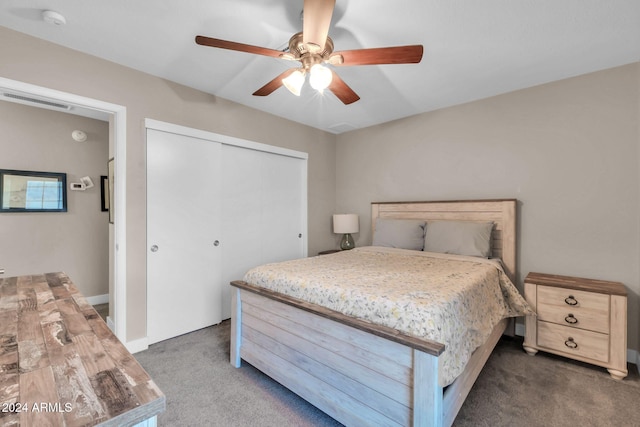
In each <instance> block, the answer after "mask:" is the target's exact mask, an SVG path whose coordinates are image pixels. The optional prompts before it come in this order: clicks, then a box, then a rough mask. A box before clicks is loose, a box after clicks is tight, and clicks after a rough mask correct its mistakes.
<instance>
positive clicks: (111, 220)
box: [107, 157, 115, 224]
mask: <svg viewBox="0 0 640 427" xmlns="http://www.w3.org/2000/svg"><path fill="white" fill-rule="evenodd" d="M114 168H115V164H114V161H113V157H112V158H110V159H109V163H108V170H109V176H108V178H107V182H108V184H109V185H108V187H109V188H108V191H107V195H108V198H107V204H108V209H109V223H110V224H113V223H114V221H115V209H114V206H115V205H114V203H113V189H114V188H115V183H114V182H113V179H114V172H115V169H114Z"/></svg>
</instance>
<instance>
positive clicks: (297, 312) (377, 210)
mask: <svg viewBox="0 0 640 427" xmlns="http://www.w3.org/2000/svg"><path fill="white" fill-rule="evenodd" d="M516 207H517V202H516V200H514V199H506V200H505V199H501V200H477V201H445V202H405V203H372V205H371V212H372V220H371V222H372V231H373V232H374V233H376V231H377V232H378V233H379V234H378V236H381V235H382V234H383V233H382V231H381V230H382V225H383V224H385V225H388V224H392V223H394V221H395V222H397V221H396V220H403V221H400V223H402V224H403V225H404V224H409V223H412V222H416V221H418V222H420V221H423V222H426V230H427V234H428V233H429V231H430V230H437V227H435V226H433V227H432V228H430V226H431V225H433V224H435V222H438V224H446V223H447V221H450V220H453V221H455V223H456V224H471V225H474V224H475V225H480V224H486V223H489V224H490V226H489V229H490V236H489V240H488V243H487V245H488V246H489V251H490V253H491V257H492V258H497V259H499V260H500V264H501V267H500V266H496V264H495V261H489V260H486V259H483V260H481V259H480V257H476V258H473V259H470V260H467V259H466V258H472V257H465V256H459V255H455V254H454V255H451V256H449V255H439V254H433V253H432V252H430V251H429V252H424V251H419V250H413V251H412V250H409V249H406V248H397V247H395V248H393V247H389V246H394V245H393V244H388V245H387V244H384V245H383V247H380V246H377V245H376V246H372V247H367V248H357V249H356V250H353V251H346V252H344V253H337V254H333V255H324V256H320V257H312V258H306V259H302V260H295V261H289V262H285V263H278V264H270V265H266V266H260V267H258V268H257V269H253V270H251V271H250V272H248V273H247V275H246V276H245V278H244V279H245V280H242V281H234V282H232V283H231V284H232V286H233V287H234V292H233V294H232V295H233V299H232V317H231V353H230V354H231V356H230V357H231V364H232V365H233V366H235V367H240V366H241V363H242V360H245V361H246V362H248V363H250V364H251V365H253V366H255V367H256V368H258V369H259V370H261V371H262V372H264V373H265V374H267V375H269V376H270V377H272V378H273V379H274V380H276V381H278V382H279V383H281V384H283V385H284V386H286V387H287V388H289V389H290V390H292V391H293V392H295V393H296V394H298V395H300V396H301V397H303V398H304V399H305V400H307V401H309V402H310V403H312V404H313V405H315V406H316V407H318V408H319V409H321V410H323V411H324V412H326V413H327V414H329V415H330V416H332V417H333V418H335V419H337V420H338V421H340V422H342V423H343V424H345V425H348V426H364V425H375V426H383V425H389V426H431V425H433V426H441V425H445V426H449V425H451V424H452V423H453V420H454V419H455V417H456V415H457V413H458V411H459V409H460V407H461V406H462V403H463V402H464V399H465V398H466V396H467V394H468V393H469V390H470V389H471V387H472V386H473V383H474V382H475V379H476V378H477V376H478V375H479V373H480V371H481V369H482V367H483V366H484V364H485V362H486V360H487V359H488V357H489V355H490V354H491V351H492V350H493V348H494V347H495V345H496V343H497V341H498V340H499V338H500V337H501V335H502V334H503V333H504V332H505V330H506V328H507V325H508V324H509V318H510V317H513V316H517V315H523V314H528V313H527V310H528V308H527V306H526V303H525V302H524V300H523V299H522V297H521V296H520V295H519V293H518V292H517V290H515V287H513V285H511V282H512V281H514V279H515V277H516ZM413 227H414V228H415V225H413ZM485 228H486V227H485ZM432 236H435V234H432ZM381 239H382V238H381V237H380V238H378V237H376V235H375V234H374V242H373V243H374V244H380V242H381V241H383V240H384V239H382V240H381ZM427 240H428V241H430V242H434V241H435V237H432V238H430V239H427ZM422 244H424V236H423V242H422ZM415 249H417V247H416V248H415ZM425 249H431V248H427V247H426V246H425ZM485 249H486V248H483V249H482V250H483V251H484V250H485ZM482 253H483V254H484V252H482ZM463 255H464V254H463ZM423 258H424V260H428V261H427V263H428V264H433V265H434V266H438V267H437V268H436V270H439V271H444V273H443V274H441V275H440V276H441V277H445V276H447V277H453V276H455V278H456V280H452V281H458V282H460V283H461V284H462V285H461V286H466V285H465V283H466V281H467V276H478V277H481V280H480V283H481V285H475V284H473V283H475V280H472V279H469V283H470V284H469V286H468V288H469V289H475V288H478V287H480V288H483V289H484V290H482V291H476V292H492V293H493V294H495V295H496V298H497V299H498V300H499V302H498V303H495V304H494V306H495V308H491V309H488V311H487V313H490V314H491V313H493V310H494V309H495V310H502V308H504V310H503V311H502V312H501V314H500V315H499V316H498V315H497V314H496V315H495V316H494V315H493V314H491V315H487V316H480V317H486V318H493V317H495V319H494V321H492V323H491V325H489V326H488V327H489V329H488V330H486V331H483V332H482V331H481V332H478V331H479V330H480V329H481V328H479V327H478V328H477V329H478V330H476V328H475V326H473V325H475V324H473V325H472V327H471V329H472V331H471V332H468V331H465V332H464V334H462V333H460V334H458V335H461V337H458V338H457V339H452V338H450V337H449V336H448V335H447V336H446V341H447V342H449V344H448V346H449V347H451V348H447V346H446V345H445V344H443V343H442V342H439V340H438V339H431V338H429V337H439V336H441V335H438V334H439V332H438V331H440V330H443V329H451V330H453V331H454V332H455V331H457V330H458V328H457V327H450V326H449V325H450V324H455V321H454V320H453V319H452V318H446V315H445V314H436V315H435V317H434V319H440V320H436V321H435V322H434V320H433V319H431V318H428V317H427V316H428V315H430V314H425V315H424V316H422V315H418V314H417V313H418V311H417V310H418V309H417V307H418V306H417V305H412V304H413V303H412V302H411V301H406V300H402V297H398V298H400V299H398V300H396V299H395V297H394V296H393V295H394V293H393V291H392V290H386V291H384V295H383V297H379V298H377V299H378V300H380V301H382V302H380V304H378V305H375V304H376V302H375V301H376V298H372V299H365V300H364V301H366V302H365V303H360V304H359V305H361V306H367V307H369V308H372V311H371V312H372V313H374V314H372V315H365V314H361V313H360V312H358V311H357V310H355V308H354V307H353V305H358V301H361V296H362V295H361V293H367V292H369V291H370V289H372V288H375V287H376V286H377V284H376V282H375V280H376V277H382V276H384V275H385V274H386V275H387V278H386V279H385V281H386V282H387V283H389V284H394V283H396V284H397V283H399V282H402V283H403V286H404V284H405V283H406V284H411V283H412V282H419V280H420V279H419V278H420V277H421V276H420V275H421V274H423V273H422V271H421V269H422V268H423V267H422V266H423V264H424V263H425V261H423ZM404 262H407V264H403V263H404ZM387 264H388V266H389V267H387V266H386V265H387ZM485 264H486V265H485ZM352 265H362V266H363V267H364V268H362V269H361V270H360V271H361V272H362V273H363V274H362V275H361V276H356V277H359V278H357V279H355V280H353V279H351V286H350V287H349V288H345V289H348V290H345V289H342V290H341V289H339V288H338V286H343V284H344V282H346V281H347V280H346V279H347V277H346V276H348V275H346V274H345V275H344V277H342V276H340V275H339V273H336V272H339V271H340V270H341V269H344V270H345V271H346V270H347V269H346V268H344V267H345V266H352ZM466 265H473V269H472V270H471V269H470V270H469V272H467V271H459V270H457V268H466ZM450 266H451V268H452V270H451V271H450V272H447V270H446V269H448V268H449V267H450ZM454 267H455V269H454ZM349 268H351V267H349ZM307 269H310V270H312V271H314V274H313V275H312V276H305V275H304V274H307V273H306V272H305V273H302V271H303V270H304V271H306V270H307ZM376 269H378V270H376ZM400 270H403V272H402V273H399V271H400ZM367 271H373V273H371V274H365V272H367ZM386 272H389V273H388V274H387V273H386ZM411 272H413V273H415V274H414V276H413V278H411V277H410V273H411ZM297 273H300V275H297ZM292 277H293V278H292ZM490 277H491V280H489V278H490ZM493 277H495V278H496V279H495V280H496V284H495V285H491V284H490V283H491V281H492V280H494V279H493ZM425 280H426V279H425ZM429 280H431V279H429ZM472 282H473V283H472ZM292 283H293V284H295V286H294V285H293V284H292ZM320 284H322V285H326V288H325V289H324V290H323V291H322V292H320V293H319V294H320V295H323V297H318V298H320V299H317V300H314V299H313V298H314V297H311V296H310V295H312V294H313V292H312V290H313V289H314V288H317V287H320V286H319V285H320ZM417 285H419V283H417ZM496 286H499V288H496ZM509 286H511V287H510V288H509ZM397 287H398V286H396V288H397ZM443 288H447V286H443ZM301 289H302V290H301ZM487 289H491V291H488V290H487ZM496 289H498V290H497V291H496ZM465 292H466V291H465ZM513 292H515V294H516V295H507V294H512V293H513ZM414 293H416V292H414ZM417 293H418V294H420V295H422V292H421V291H417ZM445 293H446V292H445ZM462 293H463V292H462V291H459V290H458V289H453V290H451V292H449V294H450V295H452V296H453V298H454V299H455V298H457V297H456V295H459V294H462ZM493 294H492V295H493ZM420 295H419V296H420ZM500 295H502V296H503V297H505V300H506V299H507V297H508V298H511V299H513V301H514V302H513V305H509V304H511V303H510V302H509V303H507V302H505V301H504V300H502V299H500V298H501V297H500ZM438 298H440V296H439V295H436V294H430V293H429V294H428V295H426V296H425V299H430V300H431V299H433V300H437V299H438ZM464 298H466V299H465V300H464V302H460V301H459V300H455V302H453V303H448V304H447V303H446V302H445V305H448V306H456V307H458V311H457V314H456V316H461V317H463V316H464V315H465V314H466V312H474V311H477V310H478V309H477V308H475V309H474V308H471V306H468V305H466V304H471V302H473V301H476V300H483V301H484V300H489V299H491V298H493V297H491V298H490V297H487V296H486V295H481V294H477V295H471V296H465V297H464ZM390 301H391V302H390ZM492 304H493V303H492ZM434 305H437V304H434ZM402 307H404V310H405V311H402V309H401V308H402ZM501 307H502V308H501ZM407 308H408V309H407ZM460 308H462V309H460ZM354 310H355V311H354ZM387 310H388V311H387ZM429 310H431V308H429ZM354 313H355V314H354ZM389 313H392V314H389ZM496 313H497V311H496ZM477 317H478V316H477V315H476V318H477ZM419 319H426V320H425V322H426V323H427V324H430V326H431V327H430V328H426V327H425V325H422V324H421V323H420V322H419ZM429 319H431V320H429ZM442 319H445V320H442ZM446 319H449V320H446ZM479 320H480V319H476V320H473V319H472V321H479ZM483 322H484V323H487V322H486V319H483ZM460 323H464V319H463V320H460ZM407 325H409V326H407ZM411 327H414V329H411ZM483 327H485V328H486V327H487V325H484V326H483ZM423 332H424V333H423ZM465 334H466V335H465ZM469 334H472V335H469ZM454 335H455V334H454ZM443 336H444V335H443ZM469 336H473V337H474V338H473V339H474V340H475V341H476V342H473V343H470V341H472V340H470V339H468V337H469ZM478 340H479V341H478ZM443 341H444V339H443Z"/></svg>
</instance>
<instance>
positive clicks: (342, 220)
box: [333, 214, 360, 250]
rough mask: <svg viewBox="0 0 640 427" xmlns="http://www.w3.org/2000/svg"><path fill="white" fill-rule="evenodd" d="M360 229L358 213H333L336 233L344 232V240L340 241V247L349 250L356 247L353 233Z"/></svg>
mask: <svg viewBox="0 0 640 427" xmlns="http://www.w3.org/2000/svg"><path fill="white" fill-rule="evenodd" d="M359 231H360V224H359V222H358V215H356V214H336V215H333V232H334V233H336V234H342V240H341V241H340V249H342V250H347V249H353V248H355V247H356V244H355V242H354V241H353V237H352V236H351V233H358V232H359Z"/></svg>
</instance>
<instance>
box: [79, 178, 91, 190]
mask: <svg viewBox="0 0 640 427" xmlns="http://www.w3.org/2000/svg"><path fill="white" fill-rule="evenodd" d="M80 182H82V183H83V184H84V188H91V187H93V181H91V178H89V177H88V176H83V177H82V178H80Z"/></svg>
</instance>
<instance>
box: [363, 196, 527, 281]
mask: <svg viewBox="0 0 640 427" xmlns="http://www.w3.org/2000/svg"><path fill="white" fill-rule="evenodd" d="M516 205H517V200H516V199H497V200H496V199H494V200H453V201H439V202H381V203H371V227H372V235H373V231H374V230H375V226H376V219H378V218H404V219H422V220H438V219H440V220H457V221H493V223H494V227H493V232H492V234H491V240H492V242H491V250H492V255H493V256H494V257H496V258H500V259H501V260H502V263H503V264H504V269H505V272H506V273H507V276H509V278H510V279H511V281H512V282H513V283H516V282H515V280H516V277H517V276H516V273H517V268H516V224H517V222H516V221H517V218H516Z"/></svg>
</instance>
